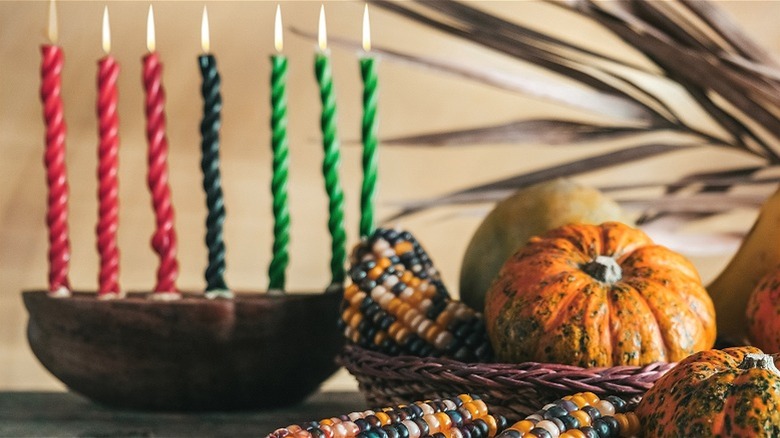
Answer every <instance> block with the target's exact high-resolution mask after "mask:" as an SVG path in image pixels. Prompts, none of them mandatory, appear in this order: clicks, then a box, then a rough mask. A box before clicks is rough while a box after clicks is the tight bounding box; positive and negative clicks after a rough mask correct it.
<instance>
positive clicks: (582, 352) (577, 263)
mask: <svg viewBox="0 0 780 438" xmlns="http://www.w3.org/2000/svg"><path fill="white" fill-rule="evenodd" d="M485 320H486V321H487V327H488V333H489V335H490V340H491V343H492V345H493V348H494V350H495V353H496V356H497V358H498V359H499V360H502V361H505V362H526V361H535V362H552V363H565V364H571V365H579V366H584V367H596V366H613V365H643V364H648V363H651V362H655V361H678V360H681V359H683V358H684V357H686V356H688V355H690V354H691V353H694V352H697V351H701V350H705V349H708V348H712V346H713V344H714V342H715V311H714V309H713V305H712V301H711V300H710V297H709V295H708V294H707V292H706V290H705V289H704V287H703V286H702V284H701V279H700V278H699V275H698V273H697V272H696V269H695V268H694V267H693V265H692V264H691V263H690V262H689V261H687V260H686V259H685V258H684V257H682V256H681V255H679V254H676V253H674V252H672V251H671V250H669V249H667V248H664V247H662V246H658V245H655V244H653V242H652V241H651V240H650V238H649V237H648V236H647V235H646V234H645V233H643V232H642V231H640V230H637V229H634V228H631V227H629V226H628V225H625V224H621V223H617V222H608V223H605V224H602V225H583V224H572V225H566V226H563V227H560V228H557V229H555V230H552V231H550V232H548V233H547V234H545V235H544V236H542V237H534V238H532V239H531V240H530V241H529V243H528V245H527V246H526V247H525V248H523V249H521V250H520V251H519V252H517V253H516V254H515V255H514V256H512V257H511V258H510V259H509V260H508V261H507V262H506V263H505V264H504V266H503V268H502V269H501V272H500V273H499V276H498V278H497V279H496V281H495V282H494V283H493V285H492V286H491V288H490V290H489V291H488V294H487V298H486V302H485Z"/></svg>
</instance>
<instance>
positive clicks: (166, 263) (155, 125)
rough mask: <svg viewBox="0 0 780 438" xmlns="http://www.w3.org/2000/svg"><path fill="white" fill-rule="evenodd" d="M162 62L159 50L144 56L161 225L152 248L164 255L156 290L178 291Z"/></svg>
mask: <svg viewBox="0 0 780 438" xmlns="http://www.w3.org/2000/svg"><path fill="white" fill-rule="evenodd" d="M161 77H162V66H161V65H160V61H159V58H158V56H157V54H156V53H150V54H149V55H147V56H145V57H144V68H143V81H144V86H145V88H146V137H147V140H148V142H149V174H148V183H149V190H150V191H151V194H152V205H153V207H154V214H155V219H156V222H157V224H156V225H157V228H156V229H155V232H154V236H153V237H152V248H154V250H155V252H157V254H158V255H159V256H160V265H159V267H158V269H157V284H156V286H155V288H154V291H155V292H176V278H177V277H178V274H179V262H178V261H177V259H176V231H175V229H174V226H173V205H172V204H171V190H170V187H168V139H167V138H166V137H165V91H164V90H163V88H162V79H161Z"/></svg>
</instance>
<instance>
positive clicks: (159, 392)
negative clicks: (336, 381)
mask: <svg viewBox="0 0 780 438" xmlns="http://www.w3.org/2000/svg"><path fill="white" fill-rule="evenodd" d="M148 295H149V294H147V293H130V294H128V295H127V296H126V297H125V298H122V299H115V300H99V299H96V298H95V297H96V295H95V294H94V293H85V292H75V293H73V294H72V296H70V297H66V298H57V297H53V296H50V294H49V293H48V292H47V291H27V292H24V293H23V298H24V303H25V306H26V307H27V311H28V312H29V315H30V319H29V324H28V327H27V335H28V340H29V343H30V347H31V348H32V351H33V352H34V353H35V356H36V357H37V358H38V360H39V361H40V362H41V363H42V364H43V366H44V367H46V369H48V370H49V371H50V372H51V373H52V374H53V375H54V376H55V377H57V378H58V379H60V380H61V381H62V382H63V383H64V384H65V385H67V386H68V387H69V388H70V389H72V390H73V391H75V392H78V393H80V394H82V395H85V396H86V397H88V398H90V399H91V400H93V401H96V402H99V403H101V404H105V405H107V406H112V407H118V408H130V409H142V410H162V411H221V410H238V409H257V408H272V407H279V406H285V405H290V404H294V403H297V402H300V401H302V400H303V399H304V398H306V397H307V396H308V395H310V394H311V393H313V392H314V391H315V390H316V389H317V387H318V386H319V385H320V384H321V383H322V382H323V381H324V380H325V379H327V378H328V377H329V376H330V375H331V374H333V372H335V371H336V369H337V367H338V366H337V365H336V362H335V360H334V358H335V357H336V355H337V354H338V353H339V352H340V351H341V349H342V347H343V345H344V340H343V336H342V335H341V334H340V333H339V331H338V330H337V329H336V327H335V324H334V321H336V320H337V319H338V313H339V312H338V310H339V302H340V300H341V299H342V296H343V294H342V291H341V290H336V289H333V290H329V291H327V292H325V293H310V294H293V293H291V294H284V295H274V294H250V293H237V294H236V295H235V297H234V298H233V299H206V298H204V297H203V295H202V294H187V293H185V294H183V297H182V298H181V299H178V300H173V301H158V300H150V299H148Z"/></svg>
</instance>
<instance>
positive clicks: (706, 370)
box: [636, 347, 780, 438]
mask: <svg viewBox="0 0 780 438" xmlns="http://www.w3.org/2000/svg"><path fill="white" fill-rule="evenodd" d="M775 360H776V358H773V357H772V356H770V355H767V354H764V353H762V352H761V350H759V349H757V348H755V347H737V348H726V349H724V350H709V351H702V352H700V353H697V354H694V355H693V356H690V357H688V358H687V359H685V360H683V361H682V362H680V363H679V364H678V365H677V366H676V367H674V368H673V369H672V370H671V371H670V372H669V373H667V374H666V375H665V376H663V377H661V378H660V379H659V380H658V381H656V383H655V385H654V386H653V387H652V388H650V390H649V391H647V393H646V394H645V396H644V397H643V398H642V401H641V402H640V403H639V406H638V407H637V410H636V413H637V415H638V416H639V419H640V421H641V422H642V428H643V430H644V436H645V437H646V438H653V437H671V436H679V437H694V436H702V437H703V436H712V437H714V436H733V437H748V436H749V437H777V436H780V372H779V371H778V370H777V367H776V365H775Z"/></svg>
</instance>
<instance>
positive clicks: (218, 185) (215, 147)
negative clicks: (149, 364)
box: [198, 55, 227, 292]
mask: <svg viewBox="0 0 780 438" xmlns="http://www.w3.org/2000/svg"><path fill="white" fill-rule="evenodd" d="M198 61H199V64H200V71H201V74H202V76H203V85H202V87H201V92H202V94H203V120H202V121H201V123H200V133H201V151H202V154H203V156H202V159H201V162H200V164H201V169H202V170H203V189H204V190H205V191H206V206H207V207H208V215H207V217H206V246H207V247H208V251H209V261H208V266H207V267H206V273H205V277H206V291H207V292H209V291H222V290H227V285H226V284H225V277H224V274H225V242H224V239H223V236H222V234H223V225H224V223H225V202H224V199H223V196H222V179H221V176H220V171H219V129H220V126H221V125H222V122H221V116H220V114H221V112H222V96H221V95H220V77H219V72H218V71H217V63H216V60H215V59H214V57H213V56H212V55H202V56H200V57H198Z"/></svg>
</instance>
